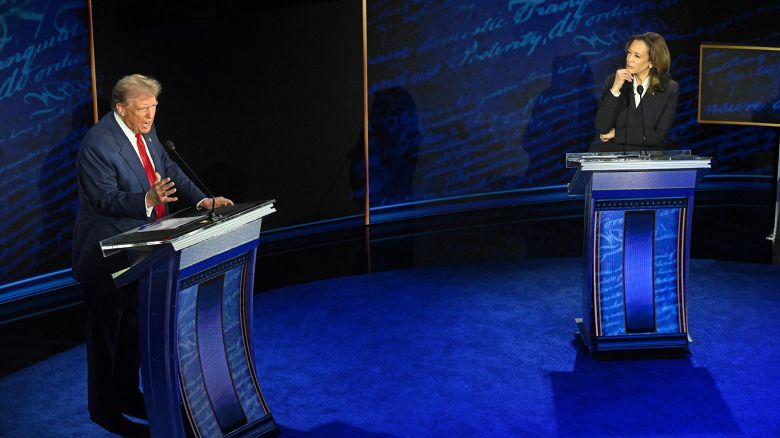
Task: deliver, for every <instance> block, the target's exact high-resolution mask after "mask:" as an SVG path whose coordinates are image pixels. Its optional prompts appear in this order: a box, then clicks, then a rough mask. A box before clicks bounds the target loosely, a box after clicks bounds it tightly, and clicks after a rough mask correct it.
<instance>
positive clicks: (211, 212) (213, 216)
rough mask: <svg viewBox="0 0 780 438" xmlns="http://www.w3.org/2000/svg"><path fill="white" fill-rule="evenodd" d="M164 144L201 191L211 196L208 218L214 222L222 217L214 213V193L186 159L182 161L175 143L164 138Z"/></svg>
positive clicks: (215, 202) (215, 203)
mask: <svg viewBox="0 0 780 438" xmlns="http://www.w3.org/2000/svg"><path fill="white" fill-rule="evenodd" d="M164 145H165V149H166V150H167V151H168V152H170V153H172V154H174V155H176V157H177V158H178V161H179V162H180V163H181V164H183V165H184V167H186V168H187V171H188V172H187V173H189V174H190V176H191V177H192V178H193V179H194V180H195V182H197V183H198V185H199V186H201V187H202V188H203V191H205V192H206V194H207V195H208V196H209V198H211V209H210V210H209V219H210V220H211V221H212V222H216V221H218V220H219V219H221V218H222V217H221V216H220V215H218V214H216V213H215V212H214V206H215V205H217V201H216V199H215V198H214V195H213V194H212V193H211V190H209V188H208V187H206V184H203V181H201V179H200V178H199V177H198V174H197V173H195V171H194V170H192V168H191V167H190V166H189V165H188V164H187V162H186V161H184V158H182V156H181V155H179V152H178V151H177V150H176V145H175V144H173V142H172V141H170V140H166V141H165V143H164Z"/></svg>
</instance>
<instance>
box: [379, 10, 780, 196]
mask: <svg viewBox="0 0 780 438" xmlns="http://www.w3.org/2000/svg"><path fill="white" fill-rule="evenodd" d="M758 3H760V2H758ZM367 5H368V51H369V58H368V78H369V96H370V97H369V98H370V104H369V157H370V158H369V169H370V171H369V176H370V181H369V190H370V201H371V206H372V207H382V206H387V205H393V204H402V203H406V202H417V201H425V200H433V199H440V198H447V197H453V196H454V197H458V196H466V195H474V194H483V193H495V192H501V191H506V190H518V189H527V188H535V187H548V186H554V185H560V184H565V183H566V182H568V180H569V179H570V177H571V173H570V171H567V170H566V169H565V166H564V155H565V153H567V152H584V151H587V150H589V148H590V147H591V145H593V144H594V142H597V141H598V136H597V133H596V131H595V127H594V120H595V114H596V110H597V107H598V99H599V97H600V95H601V91H602V89H603V87H604V83H605V80H606V78H607V76H608V75H609V74H611V73H614V72H615V70H617V69H618V68H623V67H624V66H625V55H624V53H625V43H626V41H627V39H628V38H629V37H630V36H631V35H634V34H639V33H643V32H646V31H655V32H658V33H660V34H662V35H664V36H665V38H666V40H667V42H668V44H669V46H670V48H671V51H672V68H671V73H672V77H673V78H674V79H675V80H677V81H678V82H679V83H680V87H681V94H680V102H679V105H678V113H677V118H676V122H675V126H674V128H673V129H672V131H671V132H670V133H669V135H668V138H667V147H668V148H670V149H671V148H679V149H691V150H693V152H694V153H698V154H701V155H711V156H714V157H716V161H715V168H714V169H713V173H716V174H718V173H720V174H724V173H741V174H768V175H771V173H772V160H767V159H765V158H766V157H765V155H766V153H767V152H768V151H771V150H772V149H773V148H774V147H775V146H776V140H775V133H774V131H773V130H772V129H769V128H765V127H713V126H709V127H701V126H699V125H698V124H697V123H696V119H697V118H696V114H697V95H698V69H699V66H698V64H699V59H698V58H699V53H698V50H699V44H700V43H701V42H702V41H717V40H720V39H723V38H728V39H730V40H733V39H735V38H747V39H748V40H749V41H747V42H750V43H752V44H756V43H758V42H761V40H762V39H764V40H771V39H774V40H775V41H777V40H778V34H777V33H776V31H775V30H773V29H774V28H773V25H772V24H771V23H770V22H768V21H767V18H766V17H771V16H775V17H776V16H777V13H778V11H780V5H778V4H772V3H771V2H767V3H765V4H763V5H753V3H749V2H748V3H745V4H744V5H741V6H740V8H739V12H738V13H737V14H733V13H729V12H728V11H719V10H718V9H720V8H713V10H712V11H709V10H708V11H702V10H701V8H700V6H699V5H698V4H697V2H693V1H686V0H662V1H658V2H642V3H636V2H633V1H629V0H617V1H615V0H610V1H603V0H480V1H474V0H472V1H468V0H438V1H425V2H422V1H412V2H409V1H400V0H377V1H371V2H368V3H367ZM718 14H720V15H718ZM762 17H763V18H762ZM761 20H763V21H761ZM762 28H763V29H764V30H765V31H764V32H763V34H762V33H760V32H759V30H760V29H762ZM766 29H772V30H770V31H768V32H767V31H766ZM771 32H775V33H771ZM776 73H779V74H780V72H776Z"/></svg>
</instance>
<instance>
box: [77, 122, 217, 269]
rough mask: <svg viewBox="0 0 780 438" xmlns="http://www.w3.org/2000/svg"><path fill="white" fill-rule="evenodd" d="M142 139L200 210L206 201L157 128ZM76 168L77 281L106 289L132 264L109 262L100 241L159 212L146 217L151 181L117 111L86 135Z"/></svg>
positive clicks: (157, 165)
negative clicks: (119, 272)
mask: <svg viewBox="0 0 780 438" xmlns="http://www.w3.org/2000/svg"><path fill="white" fill-rule="evenodd" d="M143 137H144V141H145V142H146V146H147V148H148V151H149V155H150V157H149V158H150V159H151V160H152V161H153V162H154V166H155V170H156V172H157V173H159V174H160V175H161V176H162V178H163V179H164V178H165V177H170V178H171V180H172V181H173V182H174V183H175V184H176V185H175V186H174V187H176V194H175V196H176V197H178V198H179V201H182V200H183V199H184V200H186V201H189V202H190V203H191V204H192V205H195V204H196V203H197V202H199V201H200V200H202V199H204V198H205V197H206V195H204V194H203V192H202V191H201V190H200V189H198V187H196V186H195V184H193V183H192V181H190V179H189V178H188V177H187V176H186V175H185V174H184V172H182V171H181V169H180V168H179V166H178V165H177V164H176V163H175V162H174V161H173V160H171V158H170V157H169V156H168V153H167V152H166V151H165V148H164V147H163V146H162V144H161V143H160V140H159V139H158V138H157V134H156V130H155V128H154V126H153V127H152V130H151V131H150V132H149V133H148V134H145V135H144V136H143ZM76 164H77V167H78V183H79V203H80V207H79V212H78V215H77V216H76V224H75V227H74V231H73V258H72V267H73V276H74V277H75V278H76V279H77V280H79V281H80V282H82V283H87V284H105V283H106V282H107V281H110V277H109V276H110V274H111V273H113V272H116V271H117V270H119V269H122V268H124V267H126V263H127V260H126V258H125V257H124V256H122V255H118V256H112V257H108V258H104V257H103V256H102V254H101V251H100V244H99V242H100V241H101V240H103V239H106V238H108V237H111V236H114V235H116V234H119V233H122V232H124V231H127V230H129V229H132V228H136V227H139V226H141V225H143V224H144V223H147V222H149V221H151V220H154V219H155V213H154V211H152V216H151V218H148V217H147V216H146V209H145V205H146V203H145V196H146V192H147V191H148V190H149V180H148V179H147V177H146V173H145V172H144V167H143V165H142V164H141V160H140V159H139V158H138V154H137V153H136V152H135V149H134V148H133V145H132V144H130V141H129V140H128V138H127V136H125V134H124V132H123V131H122V128H120V127H119V123H117V121H116V119H115V118H114V113H113V111H112V112H109V113H108V114H106V115H105V116H103V117H102V118H101V119H100V121H99V122H98V123H97V125H95V126H93V127H92V128H91V129H90V130H89V132H87V135H86V136H84V139H83V140H82V142H81V147H80V149H79V153H78V157H77V160H76ZM166 211H167V210H166Z"/></svg>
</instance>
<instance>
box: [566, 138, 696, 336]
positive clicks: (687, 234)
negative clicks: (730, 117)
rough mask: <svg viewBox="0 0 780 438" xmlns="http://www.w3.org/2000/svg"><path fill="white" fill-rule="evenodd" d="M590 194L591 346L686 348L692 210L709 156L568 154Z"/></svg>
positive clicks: (577, 183)
mask: <svg viewBox="0 0 780 438" xmlns="http://www.w3.org/2000/svg"><path fill="white" fill-rule="evenodd" d="M566 163H567V166H568V167H576V168H577V171H576V174H575V175H574V177H573V179H572V181H571V182H570V183H569V187H568V190H569V194H572V195H584V196H585V221H584V222H585V229H584V234H583V235H584V246H583V254H584V268H583V274H584V276H583V277H584V278H583V283H584V285H583V286H584V287H583V310H582V311H583V314H582V318H578V319H577V320H576V321H577V325H578V327H579V335H580V336H581V338H582V340H583V341H584V343H585V345H586V346H587V347H588V349H589V350H591V351H603V350H632V349H646V348H687V347H688V342H689V337H688V318H687V310H686V304H687V297H686V293H687V284H688V259H689V256H690V240H691V214H692V212H693V196H694V190H695V187H696V184H697V182H698V181H699V180H700V179H701V177H702V176H703V174H704V172H705V171H706V170H707V169H709V168H710V159H709V158H706V157H698V156H694V155H691V153H690V151H664V152H649V153H647V152H646V153H634V154H616V153H604V152H601V153H584V154H567V155H566Z"/></svg>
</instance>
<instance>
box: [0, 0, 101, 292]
mask: <svg viewBox="0 0 780 438" xmlns="http://www.w3.org/2000/svg"><path fill="white" fill-rule="evenodd" d="M86 22H87V10H86V2H82V1H65V0H45V1H44V0H31V1H24V2H19V1H10V2H3V3H2V4H0V193H2V194H3V209H2V210H3V217H2V220H0V286H2V285H3V284H7V283H9V282H13V281H14V280H18V279H21V278H26V277H30V276H34V275H38V274H42V273H47V272H53V271H56V270H60V269H65V268H67V267H68V266H69V264H70V250H71V234H72V229H73V228H72V227H73V221H74V217H75V212H76V209H77V202H78V201H77V186H76V169H75V155H76V152H77V149H78V144H79V142H80V140H81V137H82V136H83V135H84V133H85V132H86V130H87V129H88V128H89V126H90V124H91V120H92V94H91V92H90V87H91V75H90V67H89V65H90V60H89V34H88V32H87V26H86Z"/></svg>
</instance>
